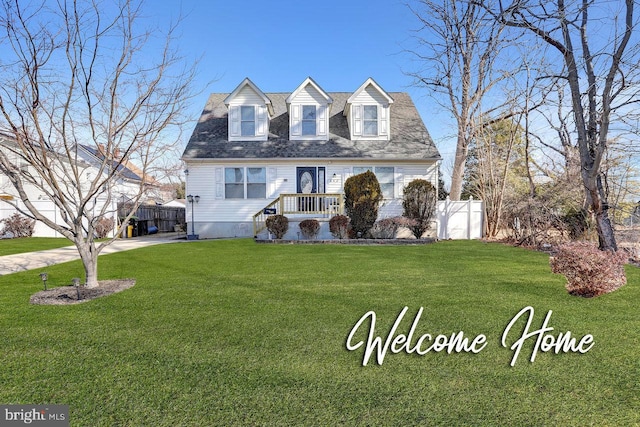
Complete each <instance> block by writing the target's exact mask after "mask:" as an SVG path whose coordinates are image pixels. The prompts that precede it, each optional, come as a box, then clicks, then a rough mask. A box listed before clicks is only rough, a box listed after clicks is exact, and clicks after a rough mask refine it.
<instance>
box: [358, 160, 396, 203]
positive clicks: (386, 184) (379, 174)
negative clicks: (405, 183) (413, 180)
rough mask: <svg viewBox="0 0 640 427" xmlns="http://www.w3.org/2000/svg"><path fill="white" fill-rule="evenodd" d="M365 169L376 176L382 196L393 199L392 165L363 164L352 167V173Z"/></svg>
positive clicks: (362, 171)
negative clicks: (372, 165) (362, 165)
mask: <svg viewBox="0 0 640 427" xmlns="http://www.w3.org/2000/svg"><path fill="white" fill-rule="evenodd" d="M366 171H371V172H373V173H374V174H375V175H376V178H378V183H379V184H380V190H381V191H382V196H383V197H384V198H385V199H393V195H394V191H393V188H394V183H395V181H394V170H393V167H389V166H376V167H375V168H374V167H371V166H364V167H354V168H353V174H354V175H358V174H361V173H364V172H366Z"/></svg>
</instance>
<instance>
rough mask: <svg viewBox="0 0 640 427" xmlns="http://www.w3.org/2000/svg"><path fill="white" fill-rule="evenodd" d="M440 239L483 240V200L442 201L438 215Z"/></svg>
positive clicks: (439, 204)
mask: <svg viewBox="0 0 640 427" xmlns="http://www.w3.org/2000/svg"><path fill="white" fill-rule="evenodd" d="M436 224H437V225H436V227H437V230H438V239H443V240H445V239H458V240H460V239H481V238H482V235H483V230H484V206H483V204H482V200H473V199H469V200H461V201H455V202H454V201H451V200H449V198H447V200H441V201H439V202H438V209H437V213H436Z"/></svg>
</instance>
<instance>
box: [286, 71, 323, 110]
mask: <svg viewBox="0 0 640 427" xmlns="http://www.w3.org/2000/svg"><path fill="white" fill-rule="evenodd" d="M307 86H311V87H313V88H314V89H315V90H316V92H317V93H318V94H319V95H320V96H321V97H322V98H324V100H325V102H326V103H327V104H332V103H333V98H331V96H329V94H328V93H327V92H325V91H324V90H323V89H322V88H321V87H320V86H319V85H318V84H317V83H316V82H315V81H314V80H313V79H312V78H311V77H307V78H306V79H305V80H304V81H303V82H302V84H301V85H300V86H298V87H297V88H296V90H294V91H293V92H292V93H291V95H289V96H288V97H287V99H286V100H285V102H286V103H287V104H291V102H293V100H294V99H295V98H296V97H297V96H298V95H299V94H300V92H302V91H303V90H304V89H305V88H306V87H307Z"/></svg>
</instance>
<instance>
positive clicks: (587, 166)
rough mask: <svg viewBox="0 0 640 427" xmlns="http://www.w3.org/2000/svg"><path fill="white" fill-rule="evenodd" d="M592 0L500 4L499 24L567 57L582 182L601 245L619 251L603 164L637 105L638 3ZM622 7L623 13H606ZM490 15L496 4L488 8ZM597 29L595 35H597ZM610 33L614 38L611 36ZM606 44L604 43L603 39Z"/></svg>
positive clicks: (565, 66) (522, 0)
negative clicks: (615, 118) (617, 118)
mask: <svg viewBox="0 0 640 427" xmlns="http://www.w3.org/2000/svg"><path fill="white" fill-rule="evenodd" d="M603 5H605V6H606V7H605V8H602V9H599V4H598V3H597V2H594V1H591V0H581V1H576V2H570V3H569V4H567V3H565V1H564V0H557V1H553V2H549V1H541V0H538V1H527V0H516V1H510V2H505V1H500V7H499V11H494V16H495V17H496V18H497V21H498V22H500V23H503V24H505V25H508V26H511V27H517V28H521V29H523V30H524V31H525V32H527V33H528V34H531V35H533V36H534V37H535V38H537V39H539V40H542V41H544V42H545V43H546V44H547V45H549V46H551V47H552V49H554V50H555V51H556V52H557V53H559V55H560V57H561V58H562V63H563V69H562V71H561V73H562V74H561V76H560V77H561V78H563V79H565V80H566V81H567V84H568V86H569V89H570V94H571V106H572V112H573V120H574V126H575V132H576V134H577V146H578V151H579V154H580V166H581V169H580V170H581V177H582V183H583V185H584V188H585V193H586V198H587V205H588V206H589V207H590V209H591V211H592V212H593V214H594V217H595V223H596V229H597V232H598V238H599V245H600V248H601V249H603V250H616V249H617V244H616V239H615V236H614V233H613V227H612V224H611V221H610V218H609V215H608V209H609V205H608V203H607V195H606V191H605V188H604V185H603V177H602V161H603V158H604V155H605V152H606V149H607V140H608V137H609V131H610V126H611V119H612V114H613V113H614V112H615V111H616V110H617V109H620V108H624V107H625V106H629V105H630V104H631V103H634V102H637V97H636V92H635V90H634V89H633V84H634V83H635V82H634V80H635V79H634V77H635V76H634V74H637V71H638V49H637V45H633V44H630V41H631V39H632V35H633V33H634V31H635V25H636V22H635V19H636V17H635V16H634V1H633V0H625V1H624V3H623V4H622V2H607V3H603ZM612 5H613V6H620V11H617V10H611V9H606V8H608V7H611V6H612ZM485 7H486V10H487V11H492V5H490V4H485ZM594 27H595V32H597V33H595V32H592V30H593V28H594ZM606 34H610V37H608V38H607V37H605V35H606ZM605 38H606V40H605V41H604V42H603V39H605Z"/></svg>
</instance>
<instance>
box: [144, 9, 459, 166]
mask: <svg viewBox="0 0 640 427" xmlns="http://www.w3.org/2000/svg"><path fill="white" fill-rule="evenodd" d="M158 2H159V1H158V0H156V1H150V2H149V3H147V11H148V12H147V13H157V14H158V18H159V20H160V22H159V25H162V24H163V21H164V23H165V25H166V22H168V20H169V19H170V18H175V17H176V16H177V15H178V14H179V13H180V12H182V14H183V15H184V23H183V25H182V27H181V37H180V40H179V46H180V49H181V51H182V52H183V53H184V55H186V56H187V57H188V58H196V57H201V63H200V66H199V70H200V73H199V77H198V81H197V84H198V86H199V88H201V89H202V90H203V92H202V94H201V95H199V96H198V97H197V98H196V99H194V104H193V111H194V112H193V114H194V118H196V117H197V115H198V114H199V113H200V111H201V109H202V107H204V104H205V102H206V99H207V96H208V94H209V93H211V92H230V91H232V90H233V89H234V88H235V87H236V86H237V85H238V84H239V83H240V82H241V81H242V79H244V78H245V77H249V78H250V79H251V80H252V81H253V82H254V83H256V84H257V85H258V86H259V87H260V88H261V89H262V90H264V91H265V92H292V91H293V90H294V89H295V88H296V87H297V86H298V85H299V84H300V83H302V81H303V80H304V79H305V78H306V77H308V76H311V77H312V78H313V79H314V80H315V81H316V82H318V84H319V85H320V86H321V87H322V88H323V89H325V90H327V91H329V92H331V91H345V92H350V91H354V90H355V89H357V88H358V87H359V86H360V85H361V84H362V83H363V82H364V81H365V80H366V79H367V78H368V77H373V78H374V79H375V80H376V81H377V82H378V83H379V84H380V85H381V86H382V87H383V88H384V89H385V90H387V91H389V92H395V91H404V92H408V93H409V94H410V95H411V97H412V98H413V101H414V102H415V104H416V105H417V107H418V110H419V111H420V114H421V115H422V118H423V120H424V121H425V124H426V126H427V128H428V129H429V131H430V133H431V135H432V138H433V139H434V141H435V142H436V144H437V145H438V148H439V149H440V151H441V154H442V155H443V157H445V161H444V164H443V167H444V170H443V172H444V173H445V174H447V173H448V171H447V169H448V167H447V164H448V163H450V161H448V160H447V159H449V158H452V157H453V150H454V146H453V145H451V142H450V141H451V138H448V136H450V135H451V134H452V133H453V127H452V122H451V119H450V117H449V114H448V113H446V112H443V111H442V109H441V108H440V107H437V106H436V105H435V103H434V102H433V101H432V100H431V99H430V98H429V97H428V96H427V93H426V92H425V91H424V90H422V89H417V88H414V87H411V78H410V77H408V76H406V75H404V74H403V70H411V67H412V65H411V59H410V57H409V55H408V54H406V53H404V52H403V48H404V47H407V46H408V45H409V43H410V38H411V31H412V30H414V29H415V28H417V27H418V25H419V24H418V22H417V19H416V18H415V17H414V16H413V15H412V13H411V11H410V10H409V9H408V7H407V6H406V5H405V4H404V3H403V2H402V1H399V0H342V1H339V0H324V1H322V2H310V1H299V0H295V1H294V0H272V1H265V0H262V1H241V0H236V1H220V0H213V1H186V0H185V1H183V2H176V1H175V0H162V5H161V6H159V5H158ZM190 132H191V130H188V131H187V133H190Z"/></svg>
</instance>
